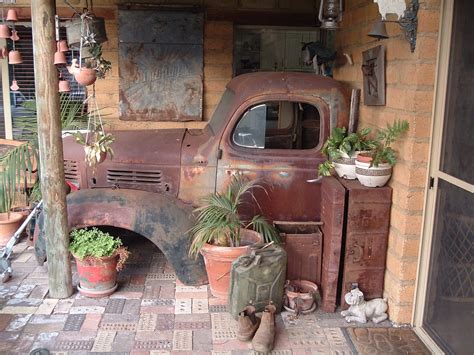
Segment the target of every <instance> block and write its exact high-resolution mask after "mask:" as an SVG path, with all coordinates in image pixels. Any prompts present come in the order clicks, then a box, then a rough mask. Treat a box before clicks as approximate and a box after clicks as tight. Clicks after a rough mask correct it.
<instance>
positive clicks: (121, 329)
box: [0, 235, 428, 355]
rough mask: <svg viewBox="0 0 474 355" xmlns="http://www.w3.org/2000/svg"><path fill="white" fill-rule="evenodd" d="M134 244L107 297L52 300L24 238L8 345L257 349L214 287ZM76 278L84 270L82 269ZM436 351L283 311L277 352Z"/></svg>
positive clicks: (392, 335) (402, 331) (387, 326)
mask: <svg viewBox="0 0 474 355" xmlns="http://www.w3.org/2000/svg"><path fill="white" fill-rule="evenodd" d="M125 241H126V243H127V244H128V245H129V248H130V250H131V252H132V254H131V257H130V258H129V260H128V263H127V267H126V269H125V270H124V271H123V272H121V273H120V276H119V288H118V290H117V291H116V292H115V293H114V294H113V295H112V296H110V297H108V298H101V299H92V298H86V297H83V296H81V295H79V294H78V293H77V291H76V292H75V293H74V295H73V296H71V297H70V298H68V299H63V300H57V299H50V298H48V279H47V269H46V265H45V266H38V264H37V262H36V259H35V256H34V251H33V248H32V247H31V246H28V244H27V242H26V241H22V242H21V243H19V244H18V245H16V246H15V253H14V256H13V277H12V279H11V280H9V281H8V282H6V283H5V284H0V353H1V354H9V353H11V354H28V353H29V352H30V351H32V350H33V349H37V348H46V349H48V350H50V351H51V353H55V354H90V353H96V354H99V353H108V354H110V353H120V354H122V353H123V354H129V353H131V354H150V355H155V354H216V355H217V354H219V355H227V354H253V353H254V352H253V350H252V347H251V344H250V343H242V342H239V341H238V340H237V339H236V338H235V335H236V322H235V321H234V320H233V319H232V318H231V316H230V315H229V314H228V313H227V312H226V306H225V304H224V303H223V302H222V301H220V300H218V299H216V298H213V297H212V296H210V293H209V291H208V287H207V286H201V287H188V286H184V285H182V284H181V283H180V282H179V281H177V280H176V278H175V275H174V273H173V270H172V269H171V267H170V265H169V264H168V263H167V261H166V259H165V257H164V255H163V254H162V253H160V252H159V250H158V249H157V248H156V247H155V246H154V245H153V244H152V243H150V242H149V241H148V240H146V239H144V238H141V237H137V236H130V235H128V236H127V235H125ZM73 276H74V277H73V278H74V282H75V283H77V275H76V274H75V273H74V274H73ZM425 353H426V354H427V353H428V351H427V350H426V348H425V347H424V345H423V344H422V343H421V342H420V341H419V340H418V338H417V337H416V335H415V334H414V333H413V331H412V330H411V329H410V328H394V327H391V323H390V322H388V321H386V322H384V323H383V324H382V325H379V326H377V327H373V325H372V324H371V323H370V324H369V325H368V326H364V327H361V326H360V325H357V326H355V325H348V324H347V323H346V322H345V321H344V320H343V319H342V318H341V317H340V316H339V314H338V313H335V314H327V313H323V312H320V311H317V312H315V313H313V314H310V315H305V316H300V317H298V318H296V319H294V318H293V317H292V315H291V314H289V313H287V312H284V313H282V314H281V315H278V316H277V318H276V339H275V349H274V351H273V352H272V354H282V355H286V354H295V355H297V354H425Z"/></svg>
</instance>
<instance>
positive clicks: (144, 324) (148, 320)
mask: <svg viewBox="0 0 474 355" xmlns="http://www.w3.org/2000/svg"><path fill="white" fill-rule="evenodd" d="M157 321H158V314H156V313H142V314H140V319H139V321H138V326H137V331H153V330H155V329H156V323H157Z"/></svg>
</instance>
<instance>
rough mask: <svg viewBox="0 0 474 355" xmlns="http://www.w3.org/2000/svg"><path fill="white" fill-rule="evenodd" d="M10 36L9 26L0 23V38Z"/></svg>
mask: <svg viewBox="0 0 474 355" xmlns="http://www.w3.org/2000/svg"><path fill="white" fill-rule="evenodd" d="M10 36H11V32H10V27H8V25H6V24H4V23H2V24H0V38H10Z"/></svg>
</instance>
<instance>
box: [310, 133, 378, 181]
mask: <svg viewBox="0 0 474 355" xmlns="http://www.w3.org/2000/svg"><path fill="white" fill-rule="evenodd" d="M370 132H371V130H370V128H363V129H361V130H360V131H357V132H354V133H349V134H347V131H346V128H345V127H334V129H333V130H332V134H331V135H330V136H329V137H328V139H327V140H326V142H325V143H324V145H323V148H322V150H321V152H322V153H323V154H324V155H325V156H326V157H327V158H328V159H327V160H326V161H325V162H324V163H322V164H320V165H319V168H318V174H319V175H320V176H330V175H331V172H332V170H333V169H335V170H336V172H337V174H338V175H339V176H340V177H344V178H346V179H355V178H356V176H355V158H356V156H357V155H358V154H359V152H361V151H366V150H370V149H373V148H374V147H375V142H374V141H373V140H371V139H369V138H368V135H369V134H370Z"/></svg>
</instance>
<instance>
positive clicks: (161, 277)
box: [146, 273, 176, 281]
mask: <svg viewBox="0 0 474 355" xmlns="http://www.w3.org/2000/svg"><path fill="white" fill-rule="evenodd" d="M146 280H147V281H174V280H176V274H174V273H166V274H165V273H163V274H161V273H149V274H147V275H146Z"/></svg>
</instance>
